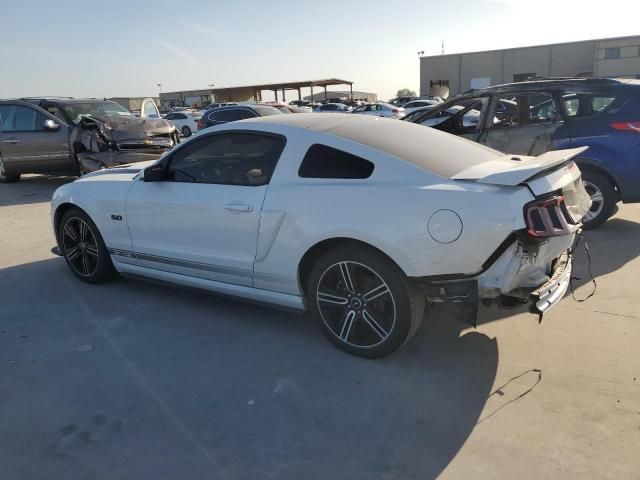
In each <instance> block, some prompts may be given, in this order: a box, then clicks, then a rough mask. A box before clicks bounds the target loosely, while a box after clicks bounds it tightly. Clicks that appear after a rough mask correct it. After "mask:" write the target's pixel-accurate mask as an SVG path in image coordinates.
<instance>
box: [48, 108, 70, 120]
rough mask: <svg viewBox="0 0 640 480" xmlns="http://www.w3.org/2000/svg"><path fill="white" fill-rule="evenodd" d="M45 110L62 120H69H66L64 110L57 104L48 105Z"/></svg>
mask: <svg viewBox="0 0 640 480" xmlns="http://www.w3.org/2000/svg"><path fill="white" fill-rule="evenodd" d="M45 110H46V111H47V112H49V113H50V114H51V115H53V116H54V117H56V118H59V119H60V120H62V121H63V122H66V121H67V120H65V118H64V113H62V110H60V108H58V107H57V106H55V105H48V106H47V107H46V108H45Z"/></svg>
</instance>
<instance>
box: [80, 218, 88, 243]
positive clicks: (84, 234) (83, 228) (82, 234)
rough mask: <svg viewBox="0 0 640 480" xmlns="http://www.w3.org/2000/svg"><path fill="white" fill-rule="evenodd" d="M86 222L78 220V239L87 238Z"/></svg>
mask: <svg viewBox="0 0 640 480" xmlns="http://www.w3.org/2000/svg"><path fill="white" fill-rule="evenodd" d="M87 230H88V228H87V224H86V223H84V222H82V221H81V222H80V240H86V239H87V233H88V232H87Z"/></svg>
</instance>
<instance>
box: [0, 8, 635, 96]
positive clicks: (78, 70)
mask: <svg viewBox="0 0 640 480" xmlns="http://www.w3.org/2000/svg"><path fill="white" fill-rule="evenodd" d="M638 18H640V2H638V1H637V0H607V1H606V2H603V1H598V2H595V1H589V0H580V1H579V0H536V1H528V0H522V1H520V0H440V1H432V0H395V1H393V2H392V1H389V0H367V1H361V0H350V1H345V0H341V1H337V0H323V1H322V2H307V1H305V0H297V1H293V0H273V1H268V2H267V1H264V0H233V1H228V0H209V1H206V0H204V1H200V0H155V1H146V0H137V1H136V0H129V1H121V0H110V1H109V2H104V3H98V2H87V1H85V0H83V1H75V0H67V1H65V0H63V1H59V2H52V1H51V0H47V1H40V0H27V1H22V2H19V1H15V0H0V98H6V97H16V96H38V95H61V96H74V97H83V96H90V97H103V96H104V97H115V96H124V97H127V96H156V95H157V94H158V90H159V88H158V86H157V84H158V83H161V84H162V90H163V91H176V90H184V89H200V88H208V85H210V84H214V85H215V86H216V87H231V86H242V85H250V84H259V83H272V82H273V83H275V82H288V81H297V80H308V79H320V78H342V79H347V80H351V81H353V82H354V90H360V91H367V92H374V93H377V94H378V98H380V99H388V98H391V97H393V96H394V95H395V92H396V91H397V90H398V89H400V88H410V89H412V90H415V91H418V87H419V59H418V52H419V51H424V54H425V55H437V54H440V51H441V42H442V41H443V40H444V45H445V53H457V52H465V51H476V50H485V49H498V48H508V47H517V46H526V45H536V44H544V43H556V42H564V41H573V40H586V39H591V38H604V37H616V36H624V35H638V34H640V24H639V23H638ZM339 88H340V87H335V89H339ZM303 94H307V92H303ZM289 95H291V99H293V98H295V97H294V95H295V94H294V93H291V94H289ZM263 99H264V100H270V99H271V98H270V96H269V94H267V92H265V95H264V96H263ZM287 100H289V98H287Z"/></svg>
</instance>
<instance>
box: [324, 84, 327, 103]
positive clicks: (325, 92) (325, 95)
mask: <svg viewBox="0 0 640 480" xmlns="http://www.w3.org/2000/svg"><path fill="white" fill-rule="evenodd" d="M324 99H325V100H326V99H327V86H326V85H325V86H324Z"/></svg>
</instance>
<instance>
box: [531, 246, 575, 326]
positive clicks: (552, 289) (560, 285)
mask: <svg viewBox="0 0 640 480" xmlns="http://www.w3.org/2000/svg"><path fill="white" fill-rule="evenodd" d="M570 282H571V261H570V258H569V254H568V253H566V252H565V253H564V254H562V255H561V256H560V257H559V258H558V259H557V260H556V262H555V264H554V267H553V272H552V274H551V278H549V280H548V281H547V282H546V283H545V284H544V285H541V286H540V287H538V288H537V289H536V290H534V291H533V292H531V296H530V298H531V301H532V304H531V312H532V313H537V314H539V315H540V316H542V315H544V314H545V313H547V312H548V311H549V310H551V309H552V308H553V307H555V306H556V305H557V304H558V302H560V300H562V298H563V297H564V294H565V293H567V290H568V289H569V285H570Z"/></svg>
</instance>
